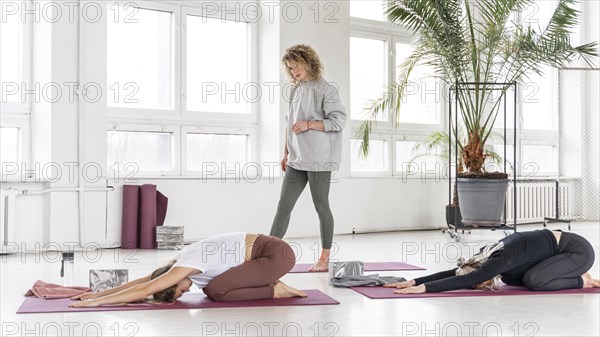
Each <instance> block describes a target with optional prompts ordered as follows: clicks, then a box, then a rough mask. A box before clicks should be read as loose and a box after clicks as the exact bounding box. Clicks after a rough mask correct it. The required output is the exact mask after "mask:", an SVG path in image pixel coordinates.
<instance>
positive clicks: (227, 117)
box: [180, 6, 263, 123]
mask: <svg viewBox="0 0 600 337" xmlns="http://www.w3.org/2000/svg"><path fill="white" fill-rule="evenodd" d="M203 14H204V8H197V7H189V6H182V9H181V13H180V15H181V17H180V20H181V43H180V45H181V55H180V57H181V75H180V81H181V82H180V87H181V95H180V96H181V99H180V102H181V114H180V115H181V116H183V117H189V118H193V119H198V120H201V121H208V122H222V123H226V122H230V121H232V120H236V121H239V122H246V123H247V122H256V121H257V120H258V104H257V103H248V107H249V111H248V113H221V112H208V111H190V110H188V109H187V101H186V97H187V58H186V56H187V44H186V43H185V41H187V29H186V27H187V16H188V15H194V16H204V15H203ZM219 14H221V12H220V11H219V12H218V13H217V14H216V15H215V16H212V18H215V17H216V18H219V17H218V15H219ZM207 17H209V18H210V17H211V16H207ZM228 21H233V20H228ZM247 24H248V33H247V36H246V40H247V42H248V44H247V47H248V56H249V59H250V60H246V61H247V66H248V73H247V74H246V75H247V76H248V83H258V57H257V55H258V48H257V43H253V42H256V41H258V33H257V24H256V23H251V22H247ZM258 84H259V85H260V83H258ZM261 89H263V88H261Z"/></svg>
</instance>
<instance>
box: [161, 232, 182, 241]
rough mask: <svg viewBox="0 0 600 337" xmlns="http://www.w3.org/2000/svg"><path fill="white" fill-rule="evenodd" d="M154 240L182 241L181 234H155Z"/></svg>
mask: <svg viewBox="0 0 600 337" xmlns="http://www.w3.org/2000/svg"><path fill="white" fill-rule="evenodd" d="M156 242H183V234H156Z"/></svg>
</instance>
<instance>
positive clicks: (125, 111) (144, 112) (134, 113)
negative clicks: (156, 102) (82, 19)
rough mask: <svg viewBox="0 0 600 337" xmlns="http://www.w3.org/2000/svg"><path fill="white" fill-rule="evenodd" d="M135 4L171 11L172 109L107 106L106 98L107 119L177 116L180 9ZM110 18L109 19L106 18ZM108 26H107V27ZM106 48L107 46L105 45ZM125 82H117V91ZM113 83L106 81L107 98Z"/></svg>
mask: <svg viewBox="0 0 600 337" xmlns="http://www.w3.org/2000/svg"><path fill="white" fill-rule="evenodd" d="M116 4H118V5H127V4H128V5H131V4H132V2H130V1H123V0H115V1H112V2H111V3H107V6H114V5H116ZM133 4H135V5H136V6H137V7H139V8H140V9H147V10H155V11H161V12H170V13H171V18H172V19H173V20H172V22H171V43H172V45H173V46H174V47H173V49H172V50H171V60H172V64H171V71H172V78H171V80H172V81H173V85H174V87H173V97H172V99H173V103H174V104H173V108H172V109H146V108H124V107H113V106H109V105H108V102H107V101H106V100H104V103H105V104H106V111H107V115H108V118H109V120H111V119H112V118H123V117H129V118H135V117H139V116H152V117H155V116H178V115H179V114H180V111H181V107H180V99H179V97H180V96H181V87H180V84H181V80H180V78H179V74H180V69H181V55H180V50H181V47H180V42H181V38H180V35H181V28H180V25H181V23H180V21H179V20H180V9H179V8H178V6H174V5H170V4H165V3H161V2H148V1H141V2H135V3H133ZM107 20H110V19H107ZM107 25H108V21H107ZM107 28H108V27H107ZM107 48H108V46H107ZM106 63H107V64H106V69H107V71H108V67H109V65H108V60H106ZM124 84H125V83H119V88H118V90H119V93H121V90H122V86H123V85H124ZM112 85H114V84H113V83H108V81H107V82H106V86H107V87H106V90H107V98H108V97H110V95H109V94H108V93H109V88H110V87H111V86H112Z"/></svg>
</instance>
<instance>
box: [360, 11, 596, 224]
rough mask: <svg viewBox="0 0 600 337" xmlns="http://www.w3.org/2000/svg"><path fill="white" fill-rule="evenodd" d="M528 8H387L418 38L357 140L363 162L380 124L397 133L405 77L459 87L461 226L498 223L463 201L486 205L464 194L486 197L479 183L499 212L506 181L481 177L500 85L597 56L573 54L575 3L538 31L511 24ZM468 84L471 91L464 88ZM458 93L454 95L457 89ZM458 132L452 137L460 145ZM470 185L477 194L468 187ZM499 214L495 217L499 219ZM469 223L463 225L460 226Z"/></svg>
mask: <svg viewBox="0 0 600 337" xmlns="http://www.w3.org/2000/svg"><path fill="white" fill-rule="evenodd" d="M533 2H534V1H532V0H390V1H387V2H386V9H385V14H386V16H387V18H388V20H389V21H390V22H392V23H393V24H397V25H403V26H405V27H407V28H408V29H409V30H411V31H412V32H413V33H415V35H416V41H415V43H414V45H413V46H414V51H413V52H412V54H411V55H410V56H409V57H408V58H407V59H406V60H405V61H404V62H403V63H402V64H401V65H400V67H399V70H400V75H399V78H398V80H397V83H394V84H392V85H391V86H389V87H388V88H387V90H386V92H385V93H384V94H383V96H382V97H380V98H379V99H377V100H375V101H373V102H372V104H371V105H370V106H369V108H367V110H366V114H367V118H366V120H365V121H364V122H363V123H362V124H361V125H360V127H359V128H358V130H357V132H356V135H357V137H358V138H359V139H361V140H362V148H361V153H362V155H365V156H366V155H368V148H369V137H370V134H371V132H372V129H373V126H374V125H375V123H376V121H377V117H378V116H379V115H380V114H382V113H385V112H387V111H388V109H389V111H391V112H393V114H394V116H395V118H394V120H395V121H396V123H395V124H396V125H398V121H399V120H400V106H401V103H402V100H403V98H404V95H405V94H406V88H407V86H408V84H409V76H410V74H411V72H412V70H413V69H414V68H415V66H417V65H427V66H429V67H430V68H432V69H433V71H434V75H433V76H435V77H438V78H440V79H441V80H442V81H443V82H445V83H446V84H447V85H456V86H457V87H458V89H459V90H457V91H456V93H457V101H458V111H457V113H458V114H459V116H460V123H461V124H462V127H463V128H464V129H465V133H466V139H465V141H464V142H458V144H457V145H458V152H459V160H458V161H459V163H461V164H462V165H464V171H463V172H460V173H459V176H458V177H459V179H458V184H459V185H458V186H457V189H458V199H459V202H460V204H461V213H462V216H463V223H465V224H467V223H469V221H471V223H479V224H491V225H495V224H497V223H499V222H500V219H501V216H502V211H503V207H498V205H489V206H491V207H485V206H483V207H482V206H481V205H479V206H473V205H468V204H467V201H468V200H471V201H473V200H475V201H478V200H479V201H481V200H484V199H485V200H487V199H488V197H487V196H485V197H483V198H482V197H480V196H479V197H478V196H476V197H469V195H466V196H465V195H464V194H461V190H463V192H464V190H465V189H468V190H471V191H472V192H476V193H478V192H482V191H483V190H486V189H488V188H487V187H482V185H481V182H482V181H485V182H488V183H490V184H496V187H494V188H492V189H493V190H496V191H495V194H496V197H494V198H491V199H490V200H493V201H491V202H492V203H496V204H499V203H501V204H502V205H503V204H504V196H505V193H506V188H507V186H508V179H507V178H508V176H507V174H506V173H503V172H486V170H485V166H484V163H485V161H486V158H487V157H488V154H486V152H485V147H486V142H487V141H488V140H489V139H490V138H489V137H490V135H491V133H492V130H493V128H494V123H495V121H496V118H497V117H498V112H499V109H500V106H501V104H500V99H499V97H501V95H502V94H504V93H506V91H507V90H508V89H509V87H510V86H509V85H506V86H503V87H502V89H501V94H500V95H498V90H497V89H498V86H496V85H494V84H497V83H522V82H524V81H525V80H526V79H527V78H528V75H529V74H533V73H537V74H541V73H542V70H543V67H544V66H551V67H556V68H559V67H565V66H567V65H568V64H569V63H570V62H572V61H574V60H576V59H579V58H582V59H584V60H585V61H586V62H587V63H588V64H589V65H591V64H592V61H593V59H592V57H594V56H597V55H598V54H597V48H596V47H597V43H596V42H593V43H587V44H583V45H579V46H573V45H572V44H571V42H570V34H571V30H572V29H573V28H574V27H575V26H576V25H577V23H578V14H579V12H578V11H577V10H576V8H575V5H576V2H577V1H575V0H559V1H558V4H557V6H556V9H555V10H554V13H553V15H552V16H551V18H550V19H549V21H548V23H547V25H546V26H545V28H543V29H536V28H534V27H531V26H526V25H520V24H519V23H518V22H513V19H512V18H513V15H514V14H515V13H518V12H520V11H522V10H523V9H524V8H526V7H527V6H530V5H531V4H532V3H533ZM466 83H469V84H468V89H465V88H464V84H466ZM455 88H456V87H455ZM457 130H458V127H457V126H456V125H454V126H453V127H451V130H449V132H450V134H452V135H453V137H454V138H455V139H457V138H458V134H457V133H458V131H457ZM468 183H474V184H476V187H474V188H471V187H465V186H466V185H465V184H468ZM488 208H496V214H490V215H487V216H486V217H485V218H482V216H481V215H480V214H477V215H472V214H473V211H480V210H485V209H488ZM497 210H500V214H498V211H497ZM465 220H466V221H465Z"/></svg>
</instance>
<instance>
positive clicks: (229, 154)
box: [187, 133, 248, 171]
mask: <svg viewBox="0 0 600 337" xmlns="http://www.w3.org/2000/svg"><path fill="white" fill-rule="evenodd" d="M247 161H248V135H217V134H199V133H189V134H188V135H187V169H188V170H190V171H203V167H202V166H203V165H206V164H211V165H213V164H216V165H217V167H219V168H221V165H222V163H225V168H226V169H231V170H232V169H235V168H236V163H239V165H240V167H243V166H244V165H246V163H247Z"/></svg>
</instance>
